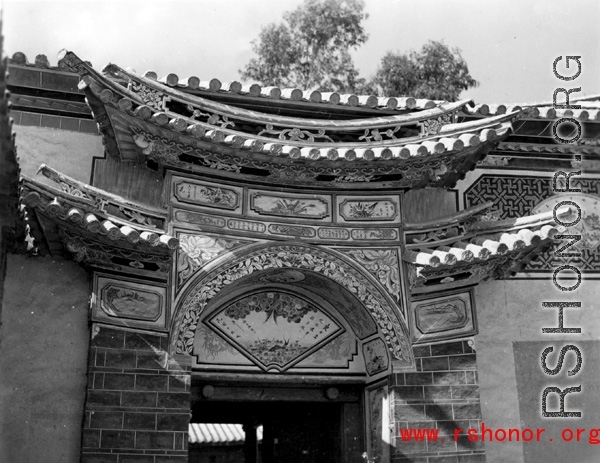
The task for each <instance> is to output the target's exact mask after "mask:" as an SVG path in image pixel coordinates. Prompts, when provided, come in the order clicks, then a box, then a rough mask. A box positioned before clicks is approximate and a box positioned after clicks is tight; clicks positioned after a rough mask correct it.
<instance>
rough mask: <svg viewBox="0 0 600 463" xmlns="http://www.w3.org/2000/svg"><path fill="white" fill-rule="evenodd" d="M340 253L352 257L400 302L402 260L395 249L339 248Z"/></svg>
mask: <svg viewBox="0 0 600 463" xmlns="http://www.w3.org/2000/svg"><path fill="white" fill-rule="evenodd" d="M338 251H341V252H343V253H344V254H346V255H348V256H350V257H352V259H354V260H355V261H356V262H358V263H359V264H360V265H362V266H363V267H364V268H365V269H367V270H368V271H369V273H370V274H371V275H373V276H374V277H375V278H376V279H377V280H378V281H379V282H380V283H381V284H382V285H383V287H384V288H385V289H386V290H387V291H388V292H389V293H390V294H391V295H392V296H394V299H395V300H396V302H399V301H400V259H399V257H398V252H397V251H396V250H394V249H352V250H345V249H340V248H338Z"/></svg>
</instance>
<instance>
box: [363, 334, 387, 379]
mask: <svg viewBox="0 0 600 463" xmlns="http://www.w3.org/2000/svg"><path fill="white" fill-rule="evenodd" d="M363 355H364V357H365V366H366V369H367V373H368V374H369V375H370V376H373V375H376V374H378V373H381V372H383V371H386V370H387V369H388V366H389V362H390V360H389V357H388V353H387V348H386V346H385V343H384V342H383V340H381V339H373V340H372V341H369V342H366V343H365V344H364V345H363Z"/></svg>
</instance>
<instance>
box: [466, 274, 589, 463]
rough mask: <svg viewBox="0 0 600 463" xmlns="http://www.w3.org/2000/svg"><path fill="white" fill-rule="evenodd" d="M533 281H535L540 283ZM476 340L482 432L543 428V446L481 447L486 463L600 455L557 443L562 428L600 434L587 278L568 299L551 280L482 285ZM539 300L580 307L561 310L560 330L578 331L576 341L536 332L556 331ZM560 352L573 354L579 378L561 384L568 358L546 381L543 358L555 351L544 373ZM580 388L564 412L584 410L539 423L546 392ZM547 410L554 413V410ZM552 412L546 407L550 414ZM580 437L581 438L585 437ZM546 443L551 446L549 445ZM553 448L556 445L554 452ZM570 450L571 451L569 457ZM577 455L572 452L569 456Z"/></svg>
mask: <svg viewBox="0 0 600 463" xmlns="http://www.w3.org/2000/svg"><path fill="white" fill-rule="evenodd" d="M537 278H540V277H539V276H538V277H537ZM475 294H476V300H477V318H478V322H479V335H478V336H476V337H475V349H476V352H477V366H478V373H479V387H480V394H481V409H482V421H483V422H484V423H485V425H486V427H488V428H493V429H498V428H504V429H507V428H518V429H524V428H535V427H540V428H545V429H546V431H545V435H544V434H543V435H542V441H541V442H539V443H537V442H535V441H532V442H523V441H520V442H508V441H504V442H498V441H494V442H486V443H485V449H486V454H487V461H488V462H489V463H495V462H504V461H507V462H508V461H510V462H514V463H534V462H543V461H548V462H549V461H569V458H570V455H572V454H573V453H574V454H576V455H577V456H578V460H577V461H580V462H590V463H592V462H595V461H598V460H597V458H598V453H599V452H600V448H598V445H593V444H590V443H589V442H588V440H589V439H587V437H586V436H587V434H584V435H583V436H584V437H585V440H584V439H583V437H582V442H580V443H576V442H572V443H565V442H558V441H559V438H560V435H561V432H562V431H563V429H565V428H572V429H576V428H585V429H586V430H587V431H589V430H590V429H593V428H598V422H599V419H600V413H599V412H598V409H597V407H595V406H594V405H593V404H597V403H599V401H600V389H599V388H598V386H597V371H598V366H597V364H598V362H597V361H596V358H598V354H599V352H600V342H599V341H598V340H597V335H595V334H594V333H598V332H599V330H600V317H599V316H598V314H597V312H596V310H597V309H596V307H597V302H596V301H597V298H598V294H599V293H598V287H597V282H596V281H594V280H588V281H586V280H585V279H584V280H583V281H582V283H581V285H580V287H579V288H578V289H577V290H575V291H571V292H564V291H560V290H559V289H557V288H556V286H555V285H554V284H553V282H552V276H551V275H547V276H546V277H541V279H535V280H525V279H512V280H499V281H492V282H488V283H484V284H481V285H479V286H478V287H477V289H476V290H475ZM544 301H563V302H581V308H565V309H564V326H565V327H580V328H581V329H582V333H581V334H548V333H542V328H544V327H548V328H552V327H554V328H556V327H558V309H556V308H543V307H542V302H544ZM565 345H575V346H577V347H579V349H580V351H581V353H582V357H583V362H582V366H581V370H580V373H578V374H577V375H575V376H574V377H572V378H568V377H567V373H566V372H567V370H570V369H572V368H573V367H574V365H575V356H574V354H573V353H568V354H567V355H566V357H565V360H564V367H563V368H562V370H561V371H560V373H559V374H558V375H556V376H554V377H553V376H549V375H546V374H545V373H544V372H543V370H542V367H541V362H540V358H541V353H542V351H543V350H544V349H545V348H546V347H548V346H553V347H554V352H553V353H551V354H550V356H549V357H548V360H547V363H548V365H549V367H550V368H552V367H554V366H555V365H556V362H557V357H558V352H560V349H561V348H562V347H563V346H565ZM554 385H558V386H560V387H561V389H563V388H564V387H568V386H578V385H581V386H582V393H581V394H570V395H569V396H568V398H567V401H566V403H567V407H566V410H567V411H569V410H580V411H581V410H582V411H583V416H582V417H581V418H543V417H542V416H541V395H542V392H543V389H544V388H545V387H547V386H554ZM556 409H557V408H553V409H552V410H556ZM549 410H550V408H549ZM587 431H586V432H587ZM551 436H552V438H553V442H552V443H550V442H549V439H550V437H551ZM553 444H554V445H553ZM575 447H577V448H576V450H575ZM575 452H576V453H575Z"/></svg>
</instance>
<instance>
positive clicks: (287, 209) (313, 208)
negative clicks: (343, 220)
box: [250, 191, 331, 219]
mask: <svg viewBox="0 0 600 463" xmlns="http://www.w3.org/2000/svg"><path fill="white" fill-rule="evenodd" d="M250 210H251V211H253V212H254V213H255V214H256V215H266V216H274V217H286V218H290V217H293V218H298V219H326V218H328V217H330V215H331V198H330V197H329V196H317V195H312V196H284V195H281V194H268V193H266V192H259V191H253V192H250Z"/></svg>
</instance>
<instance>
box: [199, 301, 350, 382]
mask: <svg viewBox="0 0 600 463" xmlns="http://www.w3.org/2000/svg"><path fill="white" fill-rule="evenodd" d="M205 323H206V324H208V325H209V326H210V327H211V328H212V329H214V330H215V331H216V332H217V333H219V334H220V335H221V336H223V337H224V338H225V339H226V340H227V341H228V342H229V343H231V344H232V345H234V346H235V347H236V348H237V349H238V350H240V351H241V352H242V353H243V354H244V355H246V357H248V358H249V359H250V360H251V361H252V362H254V363H255V364H256V365H258V366H259V367H260V368H262V369H264V370H277V371H284V370H286V369H288V368H290V367H291V366H293V365H294V364H296V363H298V362H299V361H300V360H302V359H303V358H305V357H307V356H308V355H309V354H310V353H312V352H314V351H316V350H317V349H319V348H320V347H321V346H323V345H324V344H325V343H327V342H328V341H330V340H331V339H333V338H334V337H335V336H337V335H339V334H340V333H342V332H343V328H342V327H341V326H340V325H339V324H338V323H337V322H336V321H335V320H334V319H333V318H332V317H330V316H329V315H328V314H327V313H325V312H324V311H323V310H321V309H319V308H317V307H316V306H314V305H312V304H311V303H309V302H308V301H305V300H304V299H301V298H300V297H297V296H294V295H291V294H287V293H283V292H276V291H269V292H262V293H255V294H253V295H249V296H245V297H243V298H241V299H238V300H237V301H235V302H233V303H232V304H230V305H228V306H227V307H224V308H223V309H221V310H219V311H217V312H216V313H215V314H214V315H212V316H211V317H209V318H208V319H207V320H205Z"/></svg>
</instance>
